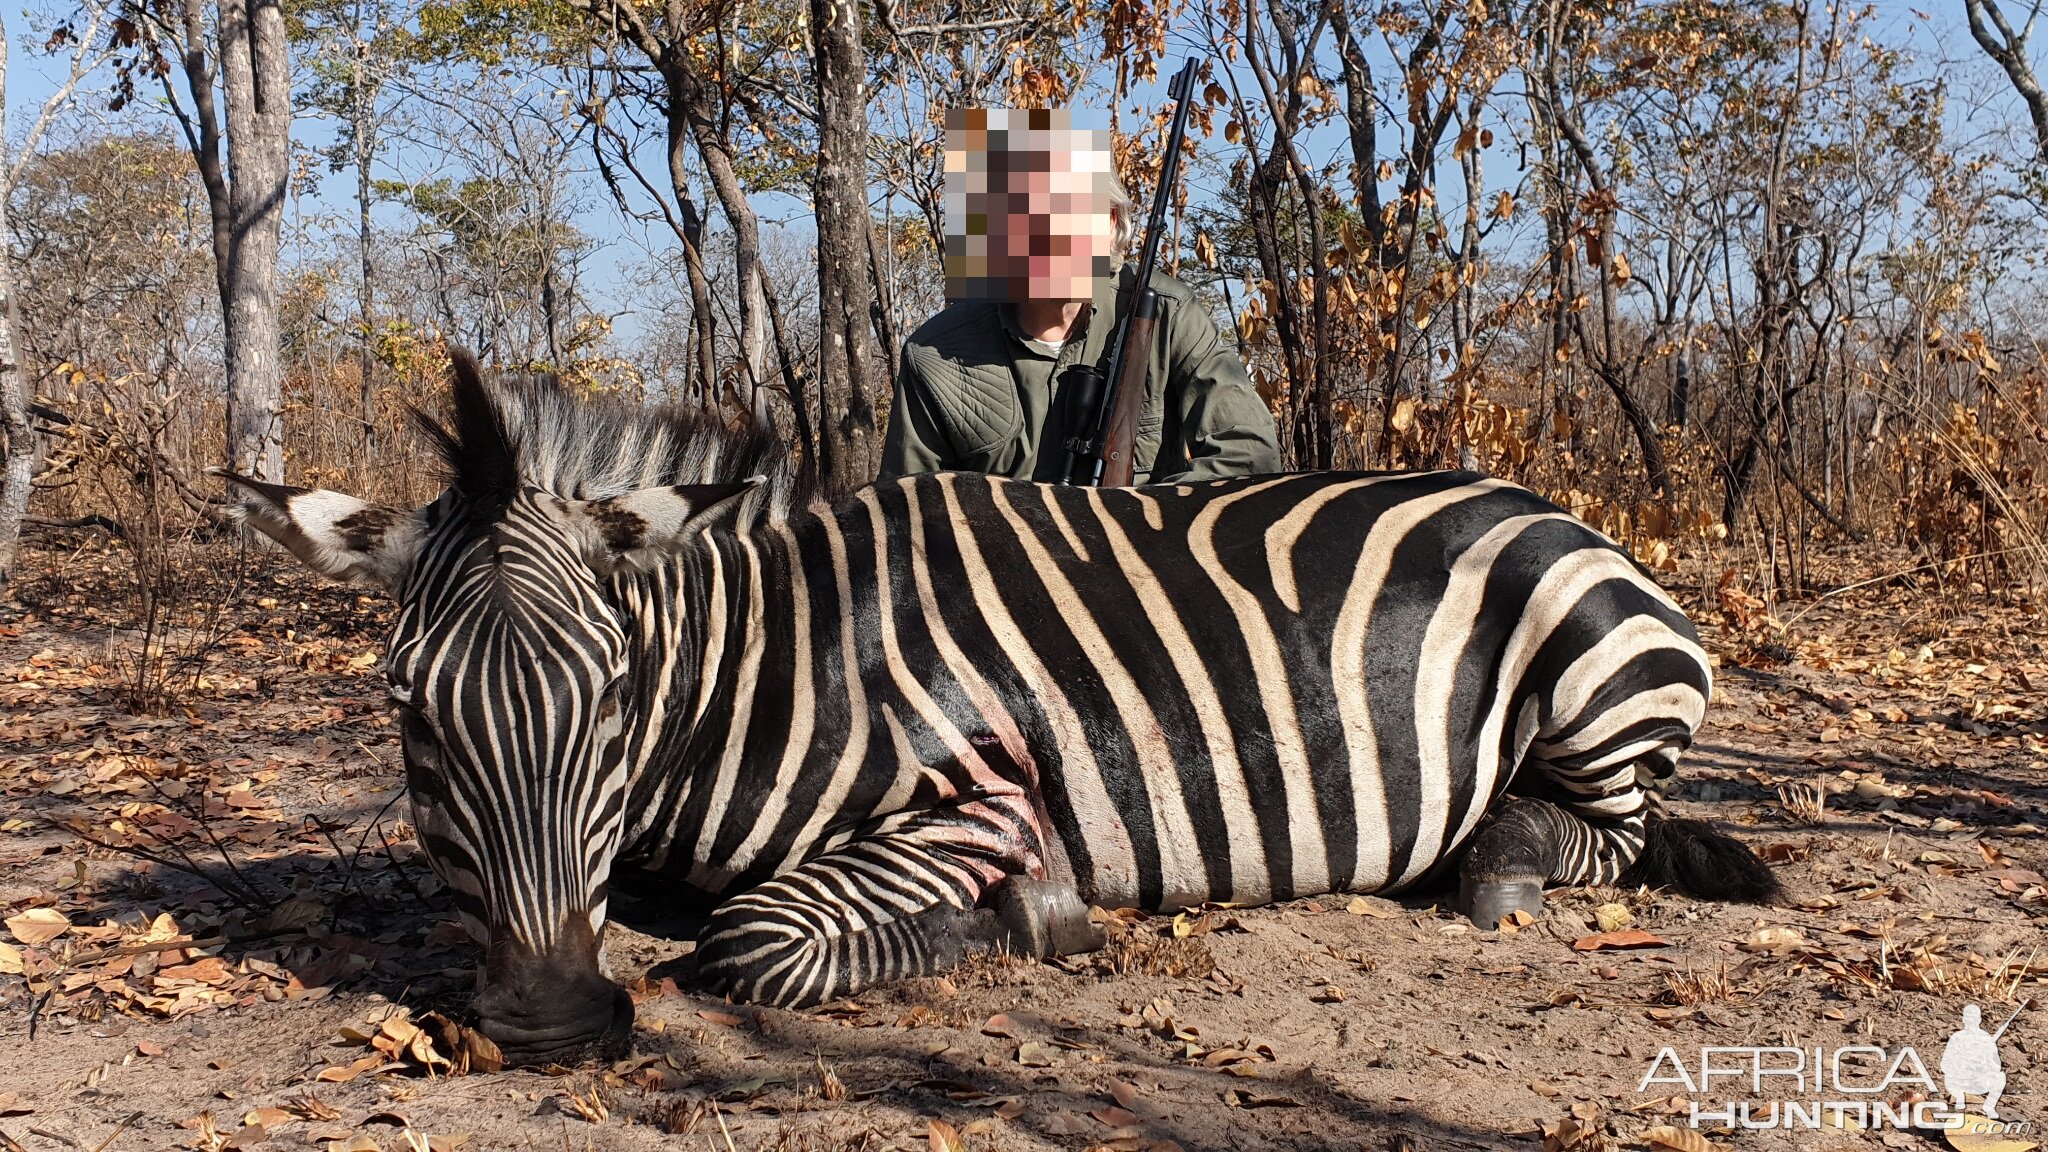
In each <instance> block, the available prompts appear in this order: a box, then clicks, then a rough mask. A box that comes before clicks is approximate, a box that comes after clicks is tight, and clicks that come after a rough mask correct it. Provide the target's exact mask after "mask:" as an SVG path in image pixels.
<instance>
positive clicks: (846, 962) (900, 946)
mask: <svg viewBox="0 0 2048 1152" xmlns="http://www.w3.org/2000/svg"><path fill="white" fill-rule="evenodd" d="M1101 943H1102V940H1101V933H1100V930H1099V929H1097V928H1096V927H1095V925H1093V924H1091V923H1089V921H1088V909H1087V906H1086V905H1085V904H1083V903H1082V901H1081V898H1080V895H1079V894H1078V893H1077V892H1076V891H1075V890H1074V889H1073V888H1072V887H1071V886H1068V885H1064V884H1058V883H1054V882H1051V881H1045V880H1037V879H1033V878H1030V877H1023V876H1006V877H1002V878H999V879H998V880H997V881H996V882H995V883H994V884H992V885H989V886H988V887H987V888H986V889H985V890H984V889H982V888H981V886H980V884H979V883H978V882H977V878H976V876H975V874H974V872H973V870H971V869H970V868H968V867H967V866H966V865H965V864H963V863H962V862H961V861H959V860H958V859H956V858H954V857H952V856H951V855H950V854H949V853H948V852H947V851H946V850H945V849H944V848H943V847H939V846H934V845H928V844H924V843H919V842H917V841H915V840H911V839H907V838H883V839H878V840H873V841H865V842H859V843H855V844H850V845H848V846H846V847H845V848H842V849H840V850H839V851H837V852H833V853H829V854H827V855H825V856H821V857H819V858H817V859H815V860H812V861H810V862H808V863H806V864H804V865H803V866H802V867H799V868H797V869H795V870H794V871H791V872H788V873H785V874H783V875H781V876H778V877H776V878H775V879H774V880H771V881H769V882H768V883H766V884H763V885H761V886H760V887H758V888H754V889H752V890H750V891H748V892H745V893H742V894H740V895H738V896H735V897H733V898H732V899H731V900H728V901H726V902H725V903H724V904H722V905H720V906H719V908H718V910H717V911H716V912H714V913H713V914H712V917H711V922H710V924H709V926H708V927H707V929H706V932H705V935H704V937H703V939H702V941H701V942H700V943H699V945H698V947H697V971H698V976H699V978H700V979H701V980H702V981H703V982H704V983H705V984H706V985H708V986H709V987H710V989H711V990H712V991H715V992H719V993H724V994H728V995H731V996H732V997H734V998H735V999H740V1000H748V1001H752V1002H754V1003H759V1004H775V1005H779V1006H782V1007H786V1008H800V1007H807V1006H810V1005H813V1004H819V1003H822V1002H824V1001H826V1000H833V999H837V998H838V997H841V996H850V995H853V994H854V993H857V992H860V991H862V990H863V989H866V988H870V987H873V986H875V985H877V984H884V983H888V982H890V981H895V980H904V979H908V978H910V977H913V976H926V975H931V974H933V973H937V972H943V971H945V970H947V969H949V968H952V967H953V966H955V965H957V964H959V963H960V961H962V960H964V959H966V958H967V957H968V956H969V955H971V954H973V953H977V952H990V951H997V950H1002V951H1008V952H1013V953H1017V954H1020V955H1026V956H1032V957H1035V958H1040V959H1042V958H1044V957H1047V956H1051V955H1055V954H1061V953H1066V952H1074V951H1086V950H1089V949H1091V948H1095V947H1100V946H1101Z"/></svg>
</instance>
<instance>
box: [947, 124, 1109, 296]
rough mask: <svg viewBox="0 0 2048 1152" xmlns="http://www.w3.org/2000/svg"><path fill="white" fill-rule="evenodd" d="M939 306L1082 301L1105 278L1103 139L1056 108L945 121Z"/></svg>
mask: <svg viewBox="0 0 2048 1152" xmlns="http://www.w3.org/2000/svg"><path fill="white" fill-rule="evenodd" d="M945 197H946V199H945V204H946V299H947V300H948V301H961V300H1008V301H1021V300H1086V299H1088V298H1089V297H1090V296H1091V295H1092V294H1093V287H1094V281H1095V280H1096V279H1097V278H1098V277H1103V276H1107V275H1109V274H1110V254H1111V246H1112V244H1113V243H1114V240H1115V235H1116V227H1115V221H1114V219H1113V217H1112V215H1111V208H1110V203H1111V196H1110V153H1109V134H1108V133H1107V132H1102V131H1092V130H1080V129H1075V128H1073V127H1071V122H1070V117H1069V115H1068V113H1067V112H1066V111H1065V110H1064V109H1048V108H1030V109H1022V108H955V109H952V110H950V111H948V112H947V114H946V189H945Z"/></svg>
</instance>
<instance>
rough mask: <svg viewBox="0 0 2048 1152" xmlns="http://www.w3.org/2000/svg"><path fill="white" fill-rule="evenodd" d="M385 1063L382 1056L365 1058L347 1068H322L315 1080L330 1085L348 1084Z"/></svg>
mask: <svg viewBox="0 0 2048 1152" xmlns="http://www.w3.org/2000/svg"><path fill="white" fill-rule="evenodd" d="M383 1063H384V1057H383V1056H381V1055H379V1056H365V1057H363V1058H362V1059H360V1060H357V1061H355V1062H353V1063H351V1064H349V1065H347V1066H345V1067H334V1068H322V1069H321V1070H320V1071H319V1072H318V1073H317V1074H316V1075H314V1077H313V1079H315V1080H324V1081H326V1082H328V1083H329V1084H346V1083H348V1082H349V1081H351V1080H353V1079H355V1078H356V1077H358V1076H361V1075H362V1074H363V1073H365V1072H368V1071H369V1070H370V1069H372V1068H377V1067H381V1066H382V1065H383Z"/></svg>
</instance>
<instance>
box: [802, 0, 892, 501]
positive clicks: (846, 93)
mask: <svg viewBox="0 0 2048 1152" xmlns="http://www.w3.org/2000/svg"><path fill="white" fill-rule="evenodd" d="M811 28H812V36H813V38H814V41H815V55H814V58H813V59H814V70H815V74H816V77H817V85H818V168H817V183H816V186H815V189H814V191H813V192H812V203H813V204H814V205H815V206H816V211H817V217H818V321H819V332H818V357H819V361H820V365H819V367H820V371H819V401H820V404H819V406H820V409H821V410H820V412H819V413H818V441H819V442H818V454H819V462H818V463H819V472H820V479H821V480H823V482H824V484H825V490H826V492H827V493H828V494H832V495H837V494H839V493H843V492H851V491H852V490H854V489H855V488H858V487H860V486H861V485H863V484H866V483H867V482H868V481H870V480H873V479H874V478H875V468H876V466H877V464H878V463H879V459H878V456H877V451H878V449H879V447H880V446H879V445H878V444H877V443H876V436H875V409H874V403H873V389H872V387H871V384H870V381H869V379H868V375H869V372H870V369H871V368H872V366H873V364H874V362H875V359H874V342H873V340H872V338H871V337H872V328H871V327H870V323H871V321H870V318H869V312H870V310H871V309H872V308H873V306H874V293H873V292H872V290H871V288H870V285H869V282H868V275H869V266H870V264H871V263H872V261H871V259H870V257H869V250H868V240H869V225H870V220H869V217H868V196H867V167H868V165H867V154H868V147H867V145H868V141H867V137H868V133H867V85H866V83H865V81H866V78H867V61H866V58H865V56H864V54H863V53H862V50H861V39H860V37H861V17H860V5H859V4H858V3H857V2H856V0H811ZM790 399H791V400H793V401H794V400H797V399H798V398H797V397H794V396H792V397H791V398H790Z"/></svg>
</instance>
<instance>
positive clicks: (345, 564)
mask: <svg viewBox="0 0 2048 1152" xmlns="http://www.w3.org/2000/svg"><path fill="white" fill-rule="evenodd" d="M210 471H211V472H212V473H213V474H214V475H216V476H219V477H220V478H222V479H223V480H226V481H227V482H228V483H229V484H232V485H234V486H235V487H236V488H239V489H241V492H242V500H241V503H240V504H239V505H237V506H236V511H237V513H238V514H239V516H240V517H241V519H242V522H243V523H245V524H247V525H249V526H250V527H252V528H254V529H256V530H257V531H258V532H261V533H263V534H264V535H265V536H268V537H270V538H271V539H272V540H275V541H277V542H278V543H279V544H282V545H284V546H285V547H286V548H289V549H290V550H291V553H292V555H294V556H297V557H298V558H299V559H300V560H302V561H304V562H305V565H306V567H308V568H311V569H312V570H313V571H315V572H318V573H320V574H321V575H322V576H327V577H330V578H332V579H335V580H343V581H349V582H365V583H370V584H375V585H377V586H378V587H381V588H383V589H384V590H385V591H387V592H393V591H396V590H397V588H398V585H399V582H400V581H402V580H404V578H405V574H406V573H407V572H408V571H410V570H411V568H412V562H413V558H414V557H415V556H417V555H418V554H419V547H420V522H419V516H418V514H417V513H415V512H413V511H412V510H410V509H405V508H387V507H383V506H380V505H375V504H368V503H365V502H363V501H361V500H358V499H356V498H355V497H353V496H350V495H347V494H346V493H342V492H334V491H330V490H328V489H326V488H293V487H289V486H287V485H284V484H266V483H264V482H263V481H261V480H251V479H250V478H248V477H247V476H237V475H235V474H234V473H232V472H229V471H227V470H225V469H221V468H214V469H210Z"/></svg>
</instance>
